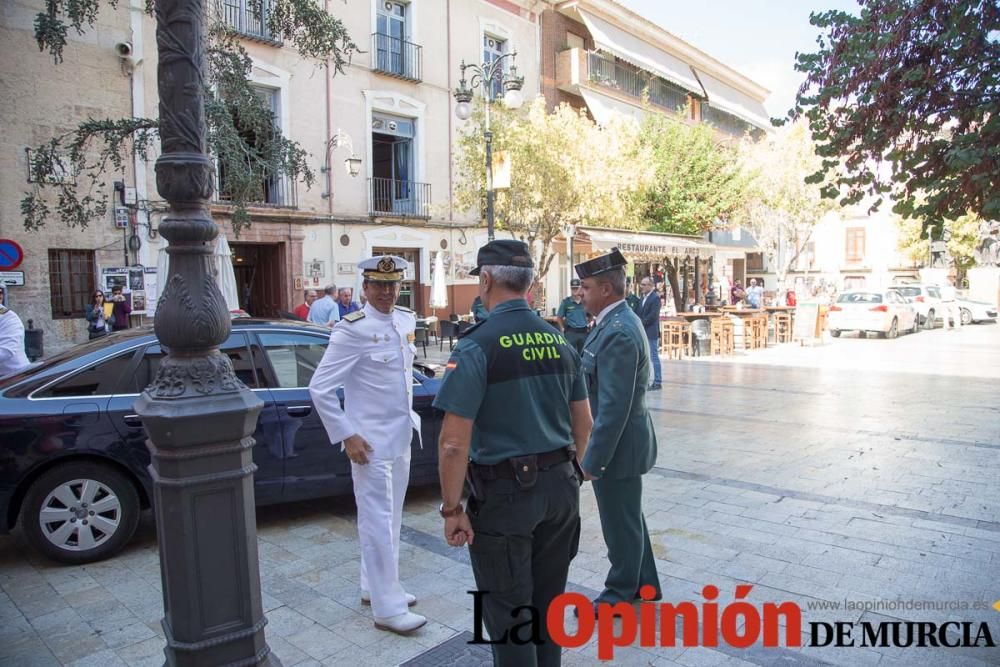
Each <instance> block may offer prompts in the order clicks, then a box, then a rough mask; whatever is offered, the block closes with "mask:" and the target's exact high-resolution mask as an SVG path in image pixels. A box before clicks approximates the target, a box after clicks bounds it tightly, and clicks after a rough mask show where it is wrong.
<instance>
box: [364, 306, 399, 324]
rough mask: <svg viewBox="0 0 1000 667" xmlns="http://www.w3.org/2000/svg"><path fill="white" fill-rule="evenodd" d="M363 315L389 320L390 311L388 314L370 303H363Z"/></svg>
mask: <svg viewBox="0 0 1000 667" xmlns="http://www.w3.org/2000/svg"><path fill="white" fill-rule="evenodd" d="M365 315H367V316H368V317H374V318H375V319H376V320H383V321H389V320H391V319H392V312H390V313H389V314H386V313H383V312H382V311H381V310H379V309H378V308H376V307H375V306H373V305H371V304H370V303H366V304H365Z"/></svg>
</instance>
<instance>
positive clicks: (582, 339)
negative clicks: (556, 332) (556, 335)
mask: <svg viewBox="0 0 1000 667" xmlns="http://www.w3.org/2000/svg"><path fill="white" fill-rule="evenodd" d="M563 335H564V336H566V342H567V343H569V344H570V345H572V346H573V349H574V350H576V353H577V354H583V344H584V343H586V342H587V332H586V331H575V330H572V329H566V332H565V333H564V334H563Z"/></svg>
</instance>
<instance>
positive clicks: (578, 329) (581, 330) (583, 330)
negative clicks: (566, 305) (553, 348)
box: [566, 327, 587, 333]
mask: <svg viewBox="0 0 1000 667" xmlns="http://www.w3.org/2000/svg"><path fill="white" fill-rule="evenodd" d="M566 331H574V332H576V333H587V327H566Z"/></svg>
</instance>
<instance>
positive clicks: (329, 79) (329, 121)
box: [323, 0, 333, 263]
mask: <svg viewBox="0 0 1000 667" xmlns="http://www.w3.org/2000/svg"><path fill="white" fill-rule="evenodd" d="M323 11H324V12H326V13H327V15H329V14H330V0H323ZM325 79H326V134H325V135H324V137H325V138H324V140H323V150H324V153H323V164H324V165H326V211H327V214H328V215H329V216H330V218H333V165H332V164H330V143H329V142H330V137H331V136H332V135H331V134H330V133H331V132H332V131H333V74H332V73H331V71H330V59H329V58H327V59H326V77H325ZM330 234H331V236H332V235H333V224H332V221H331V225H330ZM330 251H331V252H332V251H333V244H330ZM330 262H331V263H332V262H333V256H332V255H331V256H330Z"/></svg>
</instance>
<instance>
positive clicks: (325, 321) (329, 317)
mask: <svg viewBox="0 0 1000 667" xmlns="http://www.w3.org/2000/svg"><path fill="white" fill-rule="evenodd" d="M336 297H337V286H336V285H327V286H326V287H325V288H323V296H321V297H320V298H318V299H316V300H315V301H313V303H312V305H311V306H309V317H308V319H309V321H310V322H312V323H313V324H319V325H320V326H324V327H332V326H333V325H334V324H336V323H337V322H338V321H339V320H340V309H339V308H338V307H337V298H336Z"/></svg>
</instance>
